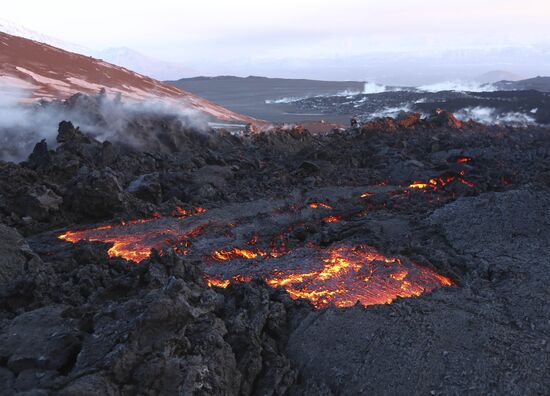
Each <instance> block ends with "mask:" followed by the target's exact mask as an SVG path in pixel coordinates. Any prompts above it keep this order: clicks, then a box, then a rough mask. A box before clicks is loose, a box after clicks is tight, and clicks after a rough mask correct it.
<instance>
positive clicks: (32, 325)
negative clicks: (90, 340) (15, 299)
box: [0, 306, 80, 374]
mask: <svg viewBox="0 0 550 396" xmlns="http://www.w3.org/2000/svg"><path fill="white" fill-rule="evenodd" d="M65 309H66V307H63V306H48V307H44V308H39V309H36V310H33V311H30V312H25V313H23V314H21V315H19V316H17V317H16V318H14V319H13V320H11V321H10V322H9V323H7V324H4V325H3V326H2V329H1V330H0V357H1V358H2V359H3V360H5V361H6V362H7V367H8V368H9V369H10V370H11V371H12V372H14V373H21V372H22V371H24V370H39V371H43V370H55V371H57V372H58V373H62V374H66V373H67V372H69V371H70V370H71V369H72V365H73V364H74V360H75V358H76V355H77V353H78V352H79V351H80V338H79V334H80V332H79V330H78V326H77V322H76V321H75V320H72V319H65V318H63V316H62V314H63V311H64V310H65Z"/></svg>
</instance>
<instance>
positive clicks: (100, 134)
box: [0, 88, 209, 162]
mask: <svg viewBox="0 0 550 396" xmlns="http://www.w3.org/2000/svg"><path fill="white" fill-rule="evenodd" d="M28 99H29V98H28V97H27V96H26V95H25V91H24V90H16V89H15V88H11V89H10V90H9V91H8V90H2V91H1V92H0V160H4V161H14V162H17V161H22V160H25V159H26V158H27V157H28V155H29V154H30V153H31V152H32V150H33V148H34V145H35V144H36V143H37V142H39V141H40V140H43V139H45V140H46V141H47V143H48V145H49V146H50V147H52V148H53V147H56V144H57V143H56V137H57V130H58V126H59V122H61V121H63V120H67V121H71V122H72V123H73V124H74V125H75V126H78V127H80V129H81V130H82V131H83V132H85V133H88V134H90V135H92V136H93V137H94V138H96V139H97V140H99V141H105V140H110V141H113V142H122V143H124V144H126V145H129V146H133V147H134V148H136V149H145V148H146V144H145V140H147V139H148V137H146V136H143V133H142V136H138V134H137V132H136V131H134V130H132V128H129V125H130V124H131V123H132V122H133V121H134V120H136V119H139V118H140V117H143V116H145V117H147V116H149V117H168V118H171V119H172V120H177V121H178V122H179V123H181V126H182V128H189V129H194V130H196V131H206V130H208V129H209V124H208V120H207V119H206V118H205V116H204V115H203V114H202V113H201V112H199V111H198V110H192V109H188V110H186V109H182V107H181V104H180V106H177V105H176V104H172V103H168V102H161V101H144V102H119V101H117V100H116V99H113V98H109V97H107V96H98V97H93V96H83V97H82V105H79V104H78V100H77V105H76V106H74V107H73V108H69V107H68V106H64V105H62V104H61V103H59V102H57V103H55V102H50V103H47V102H39V103H24V102H28ZM89 103H92V104H95V107H94V106H92V107H93V108H91V109H90V108H89V106H88V104H89ZM150 138H151V139H153V138H154V137H153V136H151V137H150Z"/></svg>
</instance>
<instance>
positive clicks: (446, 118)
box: [426, 109, 462, 129]
mask: <svg viewBox="0 0 550 396" xmlns="http://www.w3.org/2000/svg"><path fill="white" fill-rule="evenodd" d="M426 122H427V123H428V124H430V125H432V127H436V128H437V127H447V128H452V129H459V128H462V121H460V120H458V119H457V118H456V117H455V116H454V114H453V113H450V112H448V111H445V110H443V109H436V110H434V111H433V112H432V113H431V114H430V116H429V117H428V118H427V120H426Z"/></svg>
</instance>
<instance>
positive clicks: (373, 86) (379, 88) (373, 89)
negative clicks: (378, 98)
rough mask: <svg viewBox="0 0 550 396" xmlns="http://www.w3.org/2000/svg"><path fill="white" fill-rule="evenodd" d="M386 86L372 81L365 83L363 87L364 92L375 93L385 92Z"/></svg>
mask: <svg viewBox="0 0 550 396" xmlns="http://www.w3.org/2000/svg"><path fill="white" fill-rule="evenodd" d="M386 91H387V87H386V86H385V85H381V84H377V83H374V82H367V83H365V87H364V88H363V93H364V94H377V93H382V92H386Z"/></svg>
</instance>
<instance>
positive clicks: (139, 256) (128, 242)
mask: <svg viewBox="0 0 550 396" xmlns="http://www.w3.org/2000/svg"><path fill="white" fill-rule="evenodd" d="M178 209H179V208H178ZM204 211H205V210H204V209H202V208H197V209H192V210H190V211H186V212H185V215H183V213H182V212H181V211H178V210H176V212H177V213H178V214H177V215H175V216H176V217H175V218H166V219H162V218H161V215H160V214H158V213H154V214H153V215H152V217H150V218H147V219H138V220H128V221H123V222H121V223H120V224H115V225H105V226H101V227H96V228H91V229H86V230H78V231H67V232H65V233H64V234H62V235H59V236H58V238H59V239H62V240H64V241H67V242H71V243H77V242H79V241H82V240H86V241H90V242H104V243H111V244H112V245H113V246H112V247H111V248H110V249H109V250H108V251H107V253H108V254H109V256H110V257H121V258H124V259H126V260H131V261H134V262H140V261H142V260H145V259H146V258H148V257H149V256H150V255H151V249H157V250H161V249H163V248H166V247H169V246H174V249H175V250H176V251H180V252H182V253H183V254H186V250H185V248H186V247H188V245H187V242H186V239H188V238H192V237H197V236H198V235H199V233H200V232H201V230H202V226H197V227H191V228H187V227H185V226H182V225H181V224H180V222H181V221H182V220H184V219H185V218H187V217H190V216H194V215H197V214H201V213H204ZM164 220H165V221H166V222H167V223H163V221H164ZM123 228H124V231H122V232H121V229H123ZM179 244H182V245H183V246H182V247H179V246H178V245H179ZM182 248H183V249H182Z"/></svg>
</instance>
